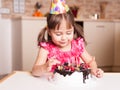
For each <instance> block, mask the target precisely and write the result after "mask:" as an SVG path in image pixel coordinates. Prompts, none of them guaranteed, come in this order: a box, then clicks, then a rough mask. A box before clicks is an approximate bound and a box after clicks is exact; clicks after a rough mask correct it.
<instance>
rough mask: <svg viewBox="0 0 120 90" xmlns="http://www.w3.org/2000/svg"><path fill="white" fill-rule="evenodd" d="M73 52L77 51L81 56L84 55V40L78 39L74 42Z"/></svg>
mask: <svg viewBox="0 0 120 90" xmlns="http://www.w3.org/2000/svg"><path fill="white" fill-rule="evenodd" d="M73 48H74V49H73V50H75V51H76V53H79V54H80V55H81V54H82V53H83V51H84V48H85V45H84V40H83V38H77V39H76V40H74V41H73Z"/></svg>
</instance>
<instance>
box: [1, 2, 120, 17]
mask: <svg viewBox="0 0 120 90" xmlns="http://www.w3.org/2000/svg"><path fill="white" fill-rule="evenodd" d="M14 1H18V2H19V1H23V2H21V3H19V4H21V5H20V6H21V9H24V11H23V12H21V13H20V12H15V11H14ZM66 1H67V3H68V5H69V6H71V7H75V6H76V7H78V8H79V9H78V15H77V17H78V18H89V17H90V15H93V14H100V13H101V11H102V10H101V5H103V4H104V6H103V9H104V11H103V12H104V13H105V18H108V19H120V0H66ZM36 2H40V4H41V5H42V7H41V9H40V11H41V12H42V13H43V14H46V13H48V11H49V7H50V0H1V3H2V4H1V7H2V8H9V9H10V13H9V14H4V15H3V17H4V18H13V17H17V16H32V15H33V13H34V9H35V8H34V6H35V3H36ZM101 3H103V4H101ZM19 4H18V5H19ZM16 5H17V4H16ZM16 8H18V9H20V7H16Z"/></svg>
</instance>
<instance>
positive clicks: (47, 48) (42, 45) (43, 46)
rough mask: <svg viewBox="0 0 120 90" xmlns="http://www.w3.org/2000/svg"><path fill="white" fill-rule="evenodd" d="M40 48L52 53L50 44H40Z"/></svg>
mask: <svg viewBox="0 0 120 90" xmlns="http://www.w3.org/2000/svg"><path fill="white" fill-rule="evenodd" d="M38 46H40V47H42V48H44V49H46V50H48V51H50V44H49V43H47V42H40V43H39V45H38Z"/></svg>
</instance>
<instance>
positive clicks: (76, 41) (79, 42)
mask: <svg viewBox="0 0 120 90" xmlns="http://www.w3.org/2000/svg"><path fill="white" fill-rule="evenodd" d="M72 43H73V44H74V45H84V40H83V38H80V37H79V38H77V39H74V40H73V41H72Z"/></svg>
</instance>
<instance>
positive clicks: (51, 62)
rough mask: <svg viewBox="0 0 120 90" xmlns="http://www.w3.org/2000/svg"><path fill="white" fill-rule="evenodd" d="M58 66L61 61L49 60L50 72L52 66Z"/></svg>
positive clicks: (48, 68)
mask: <svg viewBox="0 0 120 90" xmlns="http://www.w3.org/2000/svg"><path fill="white" fill-rule="evenodd" d="M56 64H60V61H58V60H56V59H55V58H54V57H52V58H51V59H49V60H48V62H47V65H48V67H47V70H48V71H49V72H50V71H51V69H52V66H53V65H56Z"/></svg>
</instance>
